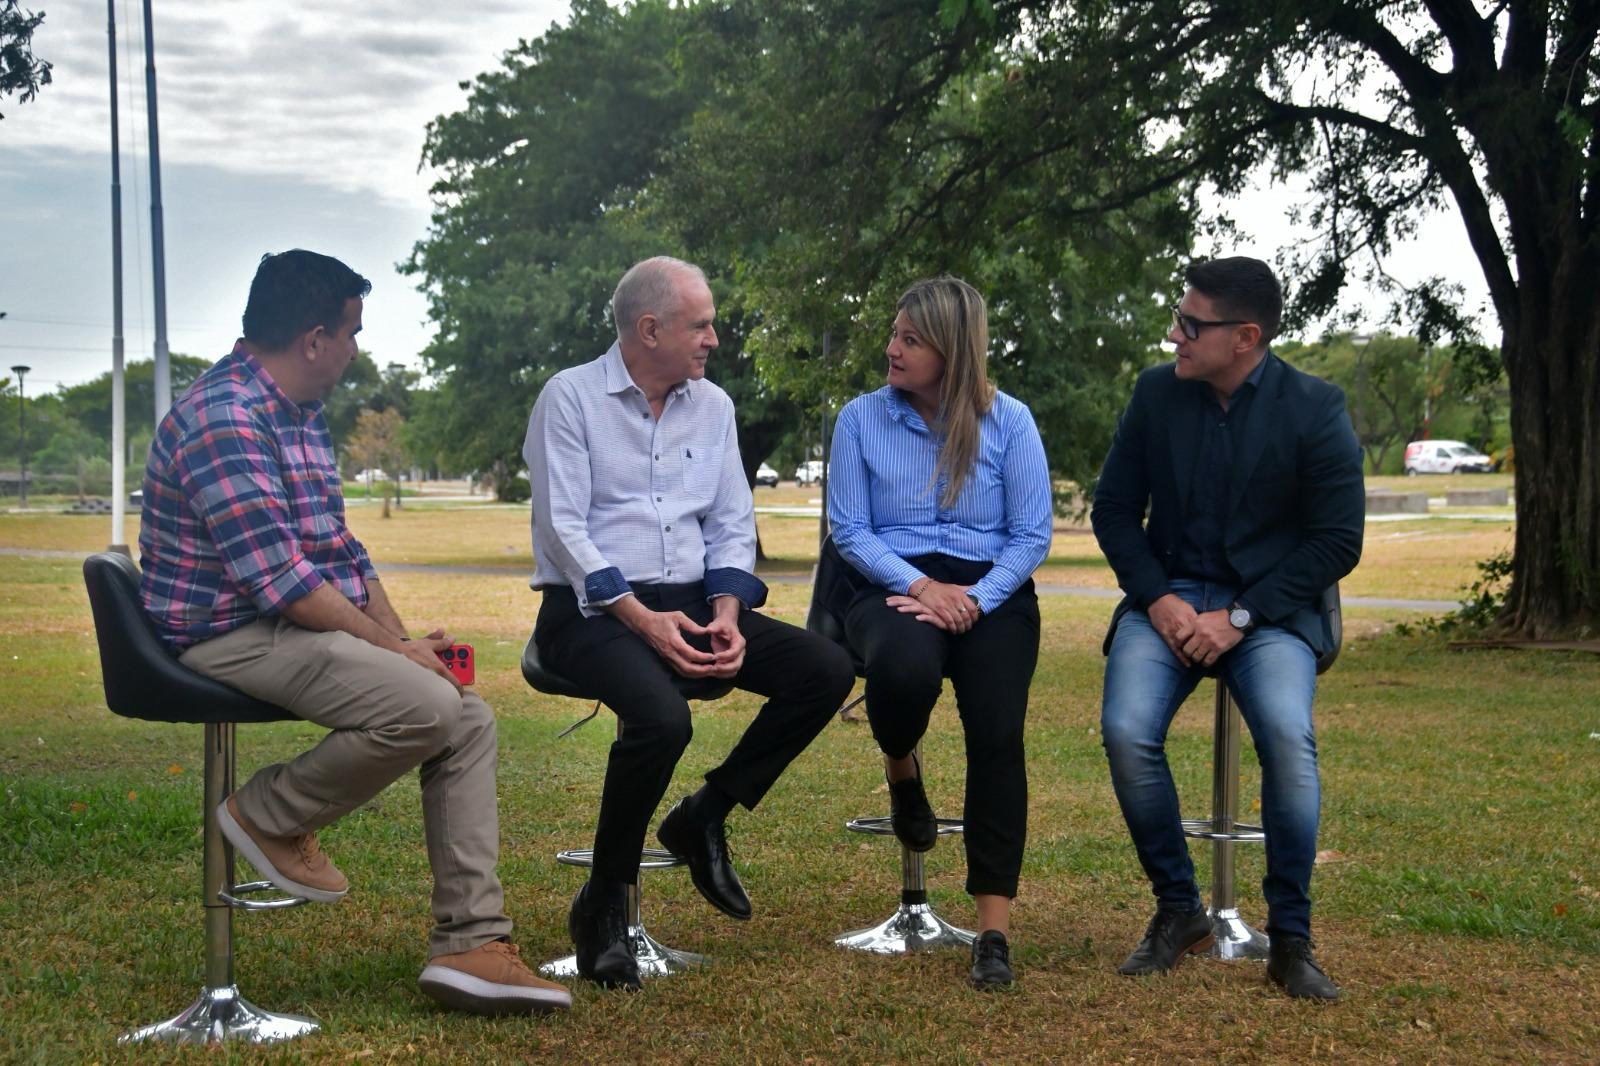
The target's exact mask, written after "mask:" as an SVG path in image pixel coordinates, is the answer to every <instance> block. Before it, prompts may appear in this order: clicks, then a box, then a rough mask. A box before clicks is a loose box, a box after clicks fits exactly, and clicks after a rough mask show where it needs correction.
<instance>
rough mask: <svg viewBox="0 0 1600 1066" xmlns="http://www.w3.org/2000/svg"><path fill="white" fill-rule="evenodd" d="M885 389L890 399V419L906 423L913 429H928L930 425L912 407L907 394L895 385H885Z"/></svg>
mask: <svg viewBox="0 0 1600 1066" xmlns="http://www.w3.org/2000/svg"><path fill="white" fill-rule="evenodd" d="M883 388H884V392H886V393H888V397H889V417H890V418H892V419H894V420H895V421H896V422H904V423H905V424H906V425H908V426H910V427H911V428H913V429H923V430H926V429H927V428H928V423H927V422H926V421H925V420H924V419H923V417H922V416H921V415H920V414H918V413H917V409H916V408H914V407H912V406H911V403H910V401H908V400H907V399H906V397H905V393H903V392H901V391H900V390H899V389H897V388H895V387H894V386H893V385H885V386H884V387H883Z"/></svg>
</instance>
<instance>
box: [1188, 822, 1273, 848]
mask: <svg viewBox="0 0 1600 1066" xmlns="http://www.w3.org/2000/svg"><path fill="white" fill-rule="evenodd" d="M1216 824H1217V823H1216V822H1214V821H1212V820H1211V819H1210V818H1185V819H1184V820H1183V835H1184V836H1186V837H1191V838H1193V839H1195V840H1232V841H1234V842H1235V843H1239V844H1259V843H1261V842H1262V841H1264V840H1266V839H1267V834H1266V832H1265V831H1264V830H1263V829H1262V828H1261V827H1260V826H1259V825H1251V824H1249V823H1248V822H1234V823H1233V832H1231V833H1219V832H1217V831H1216V829H1215V828H1214V827H1215V826H1216Z"/></svg>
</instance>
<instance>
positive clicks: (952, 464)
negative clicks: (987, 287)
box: [896, 275, 994, 507]
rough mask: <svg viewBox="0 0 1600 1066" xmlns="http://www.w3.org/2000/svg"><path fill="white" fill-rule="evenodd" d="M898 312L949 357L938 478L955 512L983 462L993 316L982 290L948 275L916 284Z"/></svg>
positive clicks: (946, 504) (947, 503) (990, 388)
mask: <svg viewBox="0 0 1600 1066" xmlns="http://www.w3.org/2000/svg"><path fill="white" fill-rule="evenodd" d="M896 310H899V311H904V312H905V313H906V317H907V318H909V319H910V320H911V325H912V326H914V327H915V328H916V331H917V333H918V334H920V335H921V336H922V339H923V340H924V341H926V342H927V343H928V344H929V345H931V346H932V347H933V349H934V350H935V351H937V352H938V353H939V354H940V355H942V356H944V380H943V381H942V382H941V383H940V386H939V424H938V425H937V426H936V427H932V428H933V429H934V430H935V432H937V433H939V434H940V436H941V437H942V439H941V441H940V443H939V460H938V465H937V466H936V467H935V471H934V475H935V477H937V476H938V475H939V474H940V473H942V474H944V476H945V490H944V496H943V498H942V499H941V500H940V501H939V502H940V504H941V506H944V507H950V506H953V505H954V504H955V502H956V500H957V498H959V497H960V495H961V488H962V486H963V485H964V484H965V483H966V480H967V475H968V474H970V473H971V472H972V467H973V464H974V463H976V462H977V459H978V424H979V423H980V422H981V421H982V420H983V416H984V415H986V414H988V413H989V407H990V405H991V404H993V403H994V386H993V385H991V384H990V383H989V375H988V371H987V369H986V367H987V364H988V360H989V312H988V309H987V308H985V307H984V304H983V297H982V296H979V295H978V290H977V289H974V288H973V287H972V286H971V285H968V284H967V283H966V282H964V281H962V280H961V279H960V278H952V277H950V276H948V275H945V276H941V277H937V278H924V279H922V280H921V281H918V282H914V283H912V285H911V287H910V288H909V289H907V290H906V291H905V295H903V296H901V297H900V303H899V304H898V306H897V308H896Z"/></svg>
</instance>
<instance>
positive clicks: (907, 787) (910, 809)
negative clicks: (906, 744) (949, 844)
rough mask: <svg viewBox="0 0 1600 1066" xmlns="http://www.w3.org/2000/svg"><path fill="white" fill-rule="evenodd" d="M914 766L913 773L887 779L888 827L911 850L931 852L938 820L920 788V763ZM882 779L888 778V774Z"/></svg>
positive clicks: (936, 837) (915, 763) (935, 839)
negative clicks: (902, 778)
mask: <svg viewBox="0 0 1600 1066" xmlns="http://www.w3.org/2000/svg"><path fill="white" fill-rule="evenodd" d="M913 759H915V757H914V756H913ZM913 765H915V766H916V770H917V772H916V775H915V776H913V777H908V778H906V779H905V780H904V781H889V826H890V828H892V829H893V830H894V835H895V839H896V840H898V841H900V843H902V844H904V845H905V846H906V847H908V848H910V849H911V850H912V851H931V850H933V845H934V844H935V843H937V842H938V840H939V823H938V821H937V820H936V819H935V818H934V815H933V807H932V805H931V804H929V803H928V794H927V793H926V792H924V791H923V789H922V764H921V763H920V762H914V763H913ZM884 780H885V781H888V776H887V775H885V777H884Z"/></svg>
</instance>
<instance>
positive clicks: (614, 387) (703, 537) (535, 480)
mask: <svg viewBox="0 0 1600 1066" xmlns="http://www.w3.org/2000/svg"><path fill="white" fill-rule="evenodd" d="M522 457H523V459H525V460H526V461H527V464H528V479H529V482H530V484H531V485H532V489H533V555H534V563H535V565H536V568H537V569H536V571H535V574H534V578H533V581H532V585H533V586H534V587H535V588H540V587H543V586H547V585H569V586H571V587H572V589H573V591H574V592H575V593H576V594H577V597H578V605H579V608H580V609H581V610H582V611H583V613H584V615H586V616H589V617H593V616H594V615H596V614H598V613H600V612H599V608H600V607H601V606H603V605H605V604H608V603H612V602H615V601H616V600H619V599H621V598H622V597H623V596H626V595H627V594H628V591H629V589H628V586H629V584H630V583H643V584H668V585H681V584H689V583H692V582H695V581H704V582H705V586H706V596H707V597H708V598H710V597H713V596H720V595H732V596H736V597H738V598H739V600H741V601H742V602H743V603H744V604H745V605H746V606H748V607H758V606H760V605H761V604H762V603H763V602H765V600H766V586H765V585H764V584H763V583H762V582H761V580H760V579H759V578H757V577H756V576H755V574H754V573H753V571H754V569H755V559H756V523H755V501H754V500H753V499H752V498H751V495H750V487H749V485H748V484H746V482H745V478H744V466H743V464H742V463H741V462H740V459H739V440H738V435H737V432H736V431H735V428H734V420H733V401H732V400H730V399H729V398H728V394H727V393H725V392H723V391H722V389H720V388H718V387H717V386H716V385H714V384H712V383H711V382H709V381H705V380H700V381H683V382H680V383H679V384H677V385H675V386H673V388H671V389H670V390H668V392H667V398H666V404H665V406H664V407H663V408H662V411H661V417H660V418H659V419H657V418H656V417H655V415H654V414H653V413H652V412H651V410H650V402H649V400H647V399H646V398H645V394H644V391H643V390H642V389H640V388H639V386H637V385H635V384H634V383H633V378H632V377H631V376H630V375H629V374H628V368H627V365H626V364H625V363H624V362H623V360H622V350H621V348H620V347H619V346H618V345H616V344H613V345H612V346H611V349H610V350H609V351H607V352H606V354H605V355H603V356H601V357H600V358H599V359H596V360H594V361H593V362H591V363H585V364H583V365H582V366H576V367H570V368H568V369H566V370H563V371H561V372H560V373H558V374H556V375H555V376H554V377H552V378H551V379H550V380H549V382H547V383H546V384H545V387H544V389H543V391H542V392H540V393H539V399H538V401H537V402H536V403H535V404H534V405H533V413H532V414H531V415H530V416H529V418H528V435H527V439H526V440H525V441H524V442H523V445H522Z"/></svg>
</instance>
